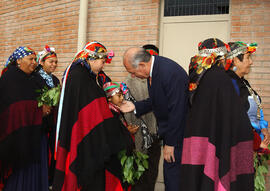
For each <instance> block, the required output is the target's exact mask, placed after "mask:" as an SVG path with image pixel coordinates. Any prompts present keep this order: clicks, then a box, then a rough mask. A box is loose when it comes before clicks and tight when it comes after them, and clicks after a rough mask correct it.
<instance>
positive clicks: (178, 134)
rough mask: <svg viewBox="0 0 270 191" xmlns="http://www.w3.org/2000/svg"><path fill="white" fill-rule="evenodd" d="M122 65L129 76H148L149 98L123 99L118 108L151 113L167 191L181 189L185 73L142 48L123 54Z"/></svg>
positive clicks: (138, 114) (186, 90) (186, 82)
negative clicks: (132, 100) (156, 128)
mask: <svg viewBox="0 0 270 191" xmlns="http://www.w3.org/2000/svg"><path fill="white" fill-rule="evenodd" d="M123 61H124V66H125V68H126V70H127V71H128V72H129V73H130V74H131V76H134V77H135V76H136V77H138V78H142V79H143V78H147V82H148V91H149V98H148V99H146V100H143V101H138V102H135V105H134V104H133V103H132V102H128V101H125V102H124V103H123V105H122V106H121V107H120V109H121V110H122V111H123V112H131V111H134V113H135V114H136V116H141V115H143V114H145V113H147V112H149V111H152V110H153V112H154V114H155V116H156V119H157V123H158V135H159V136H160V138H161V139H162V140H163V145H164V147H163V155H164V165H163V168H164V182H165V188H166V191H179V190H180V188H179V187H180V186H179V184H180V162H181V151H182V141H183V134H184V128H185V120H186V113H187V97H188V76H187V73H186V72H185V70H184V69H183V68H182V67H181V66H180V65H178V64H177V63H176V62H174V61H172V60H170V59H168V58H165V57H161V56H151V55H150V54H149V53H148V52H147V51H146V50H145V49H143V48H130V49H128V50H127V51H126V52H125V54H124V60H123Z"/></svg>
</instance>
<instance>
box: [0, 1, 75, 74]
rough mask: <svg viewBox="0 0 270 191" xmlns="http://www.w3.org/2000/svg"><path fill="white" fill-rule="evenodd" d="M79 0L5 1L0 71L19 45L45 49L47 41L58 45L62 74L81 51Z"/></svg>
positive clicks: (0, 18)
mask: <svg viewBox="0 0 270 191" xmlns="http://www.w3.org/2000/svg"><path fill="white" fill-rule="evenodd" d="M79 5H80V2H79V1H78V0H46V1H45V0H39V1H32V0H1V1H0V26H1V27H0V44H1V51H0V71H1V70H2V68H3V65H4V64H5V62H6V60H7V58H8V57H9V55H10V54H11V53H12V52H13V51H14V50H15V49H16V48H17V47H18V46H29V47H31V48H33V49H34V50H35V51H41V50H42V49H43V48H44V46H45V45H46V44H48V45H49V46H53V47H55V48H56V51H57V53H58V60H59V65H58V68H57V70H56V72H55V73H56V74H58V76H60V74H61V75H62V73H63V70H64V68H65V66H66V65H67V63H69V62H70V60H71V59H72V57H73V56H74V54H75V53H76V51H77V33H78V32H77V31H78V15H79Z"/></svg>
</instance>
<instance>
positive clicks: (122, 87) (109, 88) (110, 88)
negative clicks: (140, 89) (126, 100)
mask: <svg viewBox="0 0 270 191" xmlns="http://www.w3.org/2000/svg"><path fill="white" fill-rule="evenodd" d="M103 90H104V91H105V93H106V96H107V97H112V96H114V95H115V94H117V93H119V92H122V93H123V95H124V94H126V93H127V91H128V88H127V85H126V84H125V83H124V82H121V83H120V84H119V83H117V82H107V83H105V84H104V85H103Z"/></svg>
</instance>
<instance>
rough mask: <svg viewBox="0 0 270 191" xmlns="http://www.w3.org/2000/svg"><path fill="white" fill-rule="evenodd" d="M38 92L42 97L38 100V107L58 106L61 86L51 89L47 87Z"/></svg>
mask: <svg viewBox="0 0 270 191" xmlns="http://www.w3.org/2000/svg"><path fill="white" fill-rule="evenodd" d="M36 92H38V93H40V96H39V97H38V98H37V101H38V107H41V106H42V105H48V106H56V105H57V104H58V102H59V99H60V93H61V86H60V85H58V86H57V87H54V88H51V89H49V88H48V87H47V86H45V87H44V88H43V89H41V90H37V91H36Z"/></svg>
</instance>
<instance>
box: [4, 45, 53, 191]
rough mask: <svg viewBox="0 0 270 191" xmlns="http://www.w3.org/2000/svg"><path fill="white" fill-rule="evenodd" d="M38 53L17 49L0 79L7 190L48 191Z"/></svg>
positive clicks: (5, 187) (5, 184)
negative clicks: (39, 97) (40, 106)
mask: <svg viewBox="0 0 270 191" xmlns="http://www.w3.org/2000/svg"><path fill="white" fill-rule="evenodd" d="M36 66H37V63H36V54H35V52H34V51H33V50H32V49H30V48H27V47H19V48H17V49H16V50H15V51H14V52H13V54H12V55H11V56H10V57H9V58H8V60H7V65H6V68H5V72H4V73H3V75H2V76H1V78H0V92H1V94H0V123H1V124H0V182H1V183H2V186H3V187H4V190H5V191H8V190H10V191H14V190H20V191H36V190H41V191H43V190H44V191H45V190H46V191H47V190H48V172H47V171H48V169H47V160H46V159H47V145H46V141H45V139H44V138H45V134H44V130H43V129H42V117H43V116H44V115H46V113H47V112H48V110H47V108H46V107H43V108H39V107H38V102H37V96H38V95H37V93H36V90H37V89H38V86H37V85H36V82H35V79H34V77H33V75H32V73H33V71H34V70H35V69H36Z"/></svg>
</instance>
